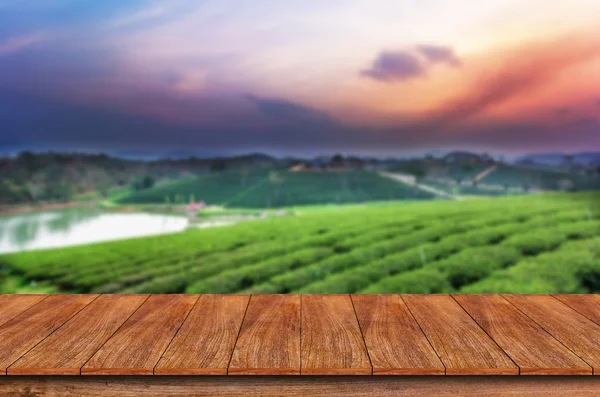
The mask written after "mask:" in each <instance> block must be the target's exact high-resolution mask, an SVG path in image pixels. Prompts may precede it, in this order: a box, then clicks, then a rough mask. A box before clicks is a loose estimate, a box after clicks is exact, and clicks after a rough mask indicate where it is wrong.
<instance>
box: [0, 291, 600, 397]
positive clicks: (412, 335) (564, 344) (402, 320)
mask: <svg viewBox="0 0 600 397" xmlns="http://www.w3.org/2000/svg"><path fill="white" fill-rule="evenodd" d="M599 300H600V296H598V295H556V296H551V295H453V296H451V295H352V296H350V295H252V296H249V295H202V296H199V295H152V296H148V295H50V296H44V295H37V296H36V295H29V296H23V295H0V322H2V324H1V325H0V373H1V374H2V375H6V374H7V368H8V375H21V376H25V377H27V376H28V375H31V374H43V375H51V374H61V375H67V374H79V373H81V374H85V375H88V376H93V375H103V376H111V375H119V376H125V375H153V374H154V375H167V374H168V375H171V376H176V375H182V374H185V375H204V376H205V377H206V376H208V377H210V376H211V375H212V374H220V375H226V374H229V375H238V376H242V377H243V375H245V374H252V375H269V374H275V375H287V374H294V375H298V374H303V375H313V376H315V375H368V374H375V375H379V377H381V378H385V377H386V376H385V374H394V375H400V374H403V375H412V376H417V377H418V375H417V374H439V375H443V374H444V373H446V374H449V375H469V374H478V375H486V374H490V375H491V374H513V375H517V374H519V367H520V373H521V374H522V375H526V374H539V375H558V374H560V375H562V374H590V372H592V371H593V373H594V374H600V324H598V323H597V321H598V315H599V314H598V312H599V310H600V305H599ZM515 363H516V364H515ZM517 364H518V366H517ZM9 378H11V376H8V377H7V376H3V379H4V380H5V379H9ZM589 378H592V377H589ZM53 379H54V378H53ZM111 379H114V378H111ZM0 383H2V382H0ZM598 394H599V395H600V393H598ZM0 395H2V394H1V393H0Z"/></svg>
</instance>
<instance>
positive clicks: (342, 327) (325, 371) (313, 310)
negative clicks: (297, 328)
mask: <svg viewBox="0 0 600 397" xmlns="http://www.w3.org/2000/svg"><path fill="white" fill-rule="evenodd" d="M372 372H373V369H372V367H371V363H370V360H369V356H368V353H367V350H366V347H365V341H364V339H363V337H362V333H361V330H360V326H359V324H358V320H357V318H356V313H355V311H354V306H353V304H352V300H351V299H350V296H349V295H302V374H306V375H370V374H372Z"/></svg>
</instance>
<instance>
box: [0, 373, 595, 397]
mask: <svg viewBox="0 0 600 397" xmlns="http://www.w3.org/2000/svg"><path fill="white" fill-rule="evenodd" d="M598 390H600V377H597V376H543V377H539V376H154V377H142V376H137V377H130V376H103V377H101V376H76V377H73V376H62V377H48V376H46V377H28V376H27V377H21V376H8V377H5V379H3V380H2V381H0V395H1V396H7V397H42V396H52V397H82V396H85V397H107V396H110V397H184V396H185V397H281V396H286V397H287V396H290V397H332V396H343V397H595V396H598Z"/></svg>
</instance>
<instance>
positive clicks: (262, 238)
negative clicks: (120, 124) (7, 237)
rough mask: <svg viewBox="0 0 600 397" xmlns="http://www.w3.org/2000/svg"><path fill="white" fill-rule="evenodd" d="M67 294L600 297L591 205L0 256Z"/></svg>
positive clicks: (505, 204)
mask: <svg viewBox="0 0 600 397" xmlns="http://www.w3.org/2000/svg"><path fill="white" fill-rule="evenodd" d="M0 268H5V269H9V270H10V272H11V273H12V274H17V275H19V276H22V277H25V278H27V279H29V280H36V281H41V280H45V281H47V282H48V283H50V284H51V285H54V286H57V287H58V288H59V289H60V290H62V291H66V292H105V293H108V292H122V293H138V292H139V293H180V292H189V293H230V292H244V293H296V292H303V293H437V292H455V291H458V292H489V293H491V292H506V293H512V292H514V293H578V292H582V293H585V292H600V196H599V195H598V194H596V193H594V194H592V193H577V194H573V193H566V194H540V195H527V196H513V197H502V198H486V199H474V200H464V201H429V202H420V203H399V202H390V203H383V204H376V205H352V206H342V207H331V208H326V207H325V208H323V207H320V208H310V207H307V208H306V209H305V210H303V211H301V212H299V213H296V215H295V216H290V217H282V218H272V219H265V220H257V221H248V222H245V223H240V224H238V225H235V226H230V227H223V228H214V229H205V230H188V231H186V232H182V233H178V234H173V235H166V236H158V237H148V238H138V239H132V240H125V241H118V242H107V243H101V244H94V245H89V246H84V247H73V248H64V249H58V250H46V251H34V252H26V253H20V254H12V255H4V256H0Z"/></svg>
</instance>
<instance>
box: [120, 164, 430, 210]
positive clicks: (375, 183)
mask: <svg viewBox="0 0 600 397" xmlns="http://www.w3.org/2000/svg"><path fill="white" fill-rule="evenodd" d="M190 198H194V199H195V200H204V201H205V202H206V203H208V204H210V205H222V206H227V207H231V208H280V207H291V206H298V205H316V204H344V203H361V202H367V201H380V200H415V199H430V198H433V195H432V194H430V193H427V192H423V191H421V190H419V189H417V188H415V187H413V186H407V185H403V184H401V183H397V182H395V181H392V180H389V179H387V178H383V177H381V176H380V175H378V174H377V173H375V172H370V171H353V172H289V171H286V170H273V169H270V170H269V169H260V168H254V169H252V170H250V171H247V172H245V171H243V170H230V171H225V172H221V173H216V174H207V175H204V176H199V177H197V178H195V179H192V180H189V179H188V180H185V181H182V182H176V183H172V184H170V185H166V186H161V187H156V188H153V189H149V190H146V191H140V192H132V193H131V194H129V195H127V196H123V197H121V198H120V199H119V200H117V202H118V203H120V204H151V203H155V204H156V203H165V202H170V203H176V202H189V201H190Z"/></svg>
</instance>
